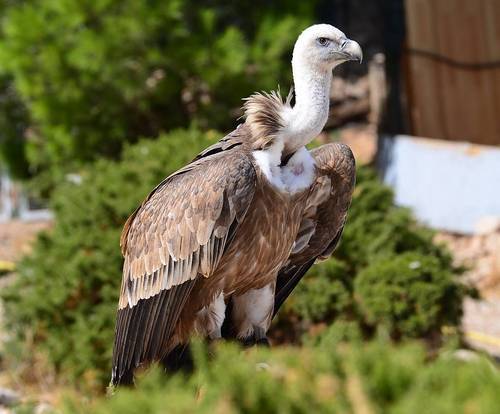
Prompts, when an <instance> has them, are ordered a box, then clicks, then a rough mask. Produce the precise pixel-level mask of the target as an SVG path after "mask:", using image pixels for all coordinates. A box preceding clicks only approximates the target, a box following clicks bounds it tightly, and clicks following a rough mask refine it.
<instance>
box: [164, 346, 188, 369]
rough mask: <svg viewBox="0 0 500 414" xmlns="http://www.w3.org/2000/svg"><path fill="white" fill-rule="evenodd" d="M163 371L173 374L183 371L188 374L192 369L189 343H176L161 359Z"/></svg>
mask: <svg viewBox="0 0 500 414" xmlns="http://www.w3.org/2000/svg"><path fill="white" fill-rule="evenodd" d="M161 364H162V366H163V368H164V369H165V372H167V373H169V374H175V373H176V372H184V373H185V374H190V373H192V372H193V370H194V361H193V354H192V352H191V347H190V346H189V344H182V345H177V346H176V347H175V348H174V349H172V351H170V352H169V353H168V355H167V356H166V357H165V358H163V359H162V360H161Z"/></svg>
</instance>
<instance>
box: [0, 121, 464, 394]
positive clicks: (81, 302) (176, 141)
mask: <svg viewBox="0 0 500 414" xmlns="http://www.w3.org/2000/svg"><path fill="white" fill-rule="evenodd" d="M219 137H220V134H215V133H213V132H212V133H206V134H202V133H200V132H197V131H196V130H194V129H191V130H187V131H181V130H179V131H174V132H172V133H170V134H168V135H164V136H162V137H161V138H160V139H158V140H156V141H146V140H144V141H141V142H139V143H138V144H136V145H133V146H129V147H126V149H125V151H124V153H123V161H121V162H110V161H104V160H101V161H98V162H97V163H95V165H94V166H93V167H92V168H89V169H86V170H82V171H81V174H80V175H79V176H75V177H72V178H71V180H70V181H67V182H64V183H62V184H61V185H59V186H58V187H57V189H56V191H55V192H54V196H53V199H52V208H53V210H54V212H55V215H56V221H55V226H54V228H53V229H52V230H51V232H50V233H47V234H44V235H42V236H40V237H39V239H38V241H37V243H36V244H35V246H34V250H33V252H32V253H31V254H30V255H29V256H27V257H26V258H25V259H24V260H23V261H22V262H21V263H20V264H19V267H18V271H19V276H18V278H17V281H16V283H15V284H14V285H13V286H11V287H10V288H9V289H6V290H5V291H2V292H1V295H2V297H3V298H4V299H5V301H6V317H7V322H8V323H9V325H10V327H11V328H12V329H14V330H15V332H16V333H17V335H16V338H18V339H19V340H20V341H23V340H24V338H31V337H32V338H33V341H31V342H27V343H30V344H34V345H25V346H24V347H23V348H22V349H24V351H25V354H23V355H21V356H20V357H21V358H25V359H26V358H29V357H30V355H32V354H33V350H34V349H33V346H36V349H37V351H39V352H40V351H41V352H43V353H45V354H46V355H47V358H48V360H49V362H50V363H51V364H52V365H54V367H55V368H56V370H57V371H58V372H62V373H63V374H64V375H65V376H69V377H70V378H74V379H78V382H79V383H81V384H87V385H97V386H99V385H100V386H102V385H104V384H106V383H107V381H108V375H109V365H110V360H111V347H112V342H113V327H114V319H115V311H116V303H117V296H118V293H119V284H120V280H121V276H120V275H121V265H122V258H121V255H120V249H119V235H120V232H121V228H122V226H123V223H124V221H125V219H126V218H127V216H128V215H129V214H130V213H131V212H132V211H133V210H134V209H135V207H136V206H137V205H138V204H139V203H140V202H141V201H142V199H143V198H144V196H145V195H146V194H147V193H148V192H149V191H150V190H151V188H153V187H154V186H155V185H156V184H157V183H158V182H160V181H161V179H162V178H164V177H165V176H166V175H168V174H169V173H170V172H171V171H173V170H174V169H177V168H179V167H180V166H181V165H184V164H185V163H187V162H188V161H189V160H190V159H191V158H192V157H193V156H194V155H195V154H196V153H197V152H198V151H199V150H201V149H202V148H205V147H206V146H208V145H209V144H210V143H211V142H213V140H215V139H216V138H219ZM370 171H371V170H369V169H366V168H362V169H360V170H359V180H358V184H357V188H356V192H355V197H354V201H353V205H352V209H351V214H350V216H349V220H348V223H347V225H346V229H345V235H344V237H343V240H342V241H341V243H340V247H339V250H338V253H337V255H336V257H335V258H334V259H331V260H329V261H326V262H324V263H322V264H319V265H316V266H314V267H313V268H312V269H311V271H310V273H309V274H308V275H307V276H306V277H305V278H304V280H303V282H302V283H301V284H299V286H298V288H297V289H296V292H294V294H293V295H292V296H291V297H290V300H289V301H287V302H286V304H285V307H284V309H283V312H282V313H283V315H281V316H280V319H281V321H282V323H283V324H285V325H286V327H285V329H284V331H285V335H284V336H287V335H288V336H293V332H294V331H298V332H299V334H301V333H302V332H303V331H304V330H307V329H308V327H309V326H310V325H311V324H312V323H316V322H324V323H325V324H331V323H333V322H335V323H337V325H338V323H339V322H341V321H346V320H347V323H354V324H356V325H357V326H358V329H359V330H360V332H361V333H362V334H363V335H364V336H368V333H370V332H371V331H375V329H374V328H377V327H378V326H379V325H381V326H387V324H388V322H387V321H392V320H394V321H396V322H397V323H396V325H394V324H393V325H394V326H395V329H397V331H398V332H399V334H400V336H402V337H404V336H420V335H425V334H427V333H428V332H430V331H435V330H439V328H440V326H441V325H442V324H443V323H446V324H450V325H453V324H455V322H456V321H457V320H458V317H459V316H460V302H461V299H462V296H463V294H464V292H463V291H462V290H461V289H459V287H458V286H459V285H458V282H457V281H455V279H454V278H453V276H452V274H453V272H454V271H455V269H454V268H453V267H452V265H451V261H450V257H449V255H448V254H447V253H446V252H445V251H444V250H443V249H442V248H440V247H438V246H436V245H434V244H433V243H432V234H431V233H430V232H429V231H427V230H425V229H423V228H422V227H420V226H417V225H416V224H415V222H414V220H413V219H412V218H411V215H410V214H409V212H408V211H407V210H402V209H399V208H397V207H394V205H393V201H392V193H391V192H390V190H388V189H387V188H386V187H385V186H383V185H382V184H380V183H379V182H378V181H377V179H376V177H375V175H374V174H373V173H372V172H370ZM368 218H370V219H368ZM360 223H361V224H363V225H366V226H367V227H366V229H365V231H362V225H361V224H360ZM371 226H373V227H374V228H375V230H374V229H373V228H372V227H371ZM382 235H383V236H382ZM356 249H360V251H359V254H358V253H357V252H356ZM408 251H410V252H414V253H412V254H415V255H417V254H418V255H424V256H426V257H427V258H428V259H427V258H423V259H422V260H421V263H422V264H423V265H425V266H423V267H422V269H424V267H425V269H427V267H429V268H430V270H429V271H430V272H431V276H430V277H431V279H429V280H430V281H429V283H424V287H425V289H430V290H431V291H432V294H433V296H432V298H433V300H430V299H431V298H427V297H426V298H425V299H426V301H421V300H420V295H421V293H419V292H420V291H422V283H423V282H422V280H421V279H420V276H418V275H417V276H415V277H410V278H409V279H408V280H406V279H404V278H403V276H401V279H398V278H397V277H395V278H394V280H395V286H399V287H400V285H401V283H405V285H404V287H405V289H407V290H408V291H409V292H411V295H416V296H415V297H417V298H418V301H416V302H415V303H411V304H409V305H408V306H409V309H408V311H406V312H403V313H402V314H397V315H395V314H391V313H390V312H392V311H394V309H392V308H391V307H390V306H391V305H392V303H393V299H394V298H393V296H392V290H391V289H392V287H393V286H392V283H391V281H392V278H393V274H394V273H397V274H398V275H399V274H401V275H404V273H402V272H403V271H405V269H407V268H408V263H407V260H406V259H404V258H406V257H408V256H407V255H406V254H405V255H404V256H403V258H402V259H398V257H399V256H398V255H401V254H402V253H405V252H408ZM366 255H368V257H369V259H368V260H367V259H366V257H367V256H366ZM419 257H420V256H419ZM384 260H386V261H388V263H389V266H385V265H384V266H381V265H380V263H384ZM419 260H420V259H419ZM392 262H394V265H393V266H390V264H391V263H392ZM428 262H429V263H430V264H429V265H427V263H428ZM400 268H401V269H400ZM381 269H382V270H383V271H384V272H385V273H384V274H380V275H379V274H378V272H379V271H381ZM358 274H359V275H365V276H363V278H362V280H361V282H359V283H358V282H356V279H357V278H358ZM419 275H420V274H419ZM421 276H422V277H423V278H425V277H427V276H426V273H422V274H421ZM378 277H379V278H380V280H378ZM372 280H373V282H371V281H372ZM398 280H399V281H400V282H397V281H398ZM403 280H404V282H403ZM364 281H366V282H367V284H368V285H369V286H366V283H364ZM396 282H397V283H396ZM424 282H425V280H424ZM367 289H373V290H374V293H373V295H375V297H374V298H369V299H370V300H373V301H375V303H376V304H377V307H376V308H374V305H373V303H372V301H370V300H367V298H366V297H367V295H370V291H369V290H367ZM411 297H413V296H411ZM358 298H359V303H358V302H357V300H355V299H358ZM417 302H418V303H417ZM451 304H453V306H451ZM427 305H429V306H431V308H429V309H427V308H425V309H423V308H422V309H421V308H419V306H427ZM445 307H449V309H444V308H445ZM386 308H387V309H389V312H388V313H386V314H384V315H383V317H380V316H379V315H380V313H379V312H380V309H386ZM428 315H432V317H430V316H428ZM424 316H425V317H424ZM391 318H392V319H391ZM415 321H418V323H417V322H415ZM393 325H389V327H393ZM402 327H404V329H403V328H402ZM367 328H369V329H367ZM276 330H279V326H278V327H276ZM290 333H292V334H291V335H290Z"/></svg>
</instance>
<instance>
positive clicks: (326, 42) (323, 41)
mask: <svg viewBox="0 0 500 414" xmlns="http://www.w3.org/2000/svg"><path fill="white" fill-rule="evenodd" d="M318 44H319V45H320V46H328V45H329V44H330V39H328V38H326V37H318Z"/></svg>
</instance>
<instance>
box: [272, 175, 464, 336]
mask: <svg viewBox="0 0 500 414" xmlns="http://www.w3.org/2000/svg"><path fill="white" fill-rule="evenodd" d="M432 239H433V232H432V231H430V230H429V229H427V228H425V227H423V226H421V225H419V224H417V223H416V222H415V220H414V218H413V217H412V215H411V213H410V211H409V210H407V209H404V208H400V207H397V206H395V205H394V197H393V193H392V191H391V189H390V188H388V187H386V186H385V185H383V184H382V183H381V182H380V181H379V179H378V178H377V176H376V173H375V172H374V171H373V170H372V169H371V168H368V167H361V168H359V169H358V171H357V183H356V188H355V191H354V196H353V201H352V205H351V207H350V209H349V214H348V219H347V224H346V226H345V229H344V233H343V236H342V239H341V241H340V244H339V246H338V248H337V250H336V251H335V254H334V257H333V258H331V259H329V260H327V261H325V262H323V263H319V264H316V265H314V266H313V267H312V268H311V270H310V271H309V272H308V273H307V275H306V276H305V278H304V279H303V280H302V281H301V283H300V284H299V285H298V287H297V288H296V289H295V291H294V293H293V294H292V295H291V296H290V298H289V300H288V301H287V302H286V303H285V305H284V309H283V311H282V315H280V322H281V323H282V324H286V321H287V320H290V319H293V320H296V319H298V320H299V322H300V323H295V328H296V329H298V330H299V331H300V332H304V331H308V329H309V328H310V327H311V324H314V323H317V322H326V323H332V322H334V321H336V320H337V319H339V318H340V320H345V319H348V320H351V321H355V322H357V323H358V325H359V328H360V329H361V330H362V332H363V335H364V336H368V337H369V336H371V335H372V334H373V333H374V332H375V331H376V329H375V328H377V327H385V328H388V330H389V332H390V333H391V334H392V335H393V337H426V336H430V335H431V334H435V333H437V332H439V330H440V328H441V327H442V326H443V325H450V326H457V324H458V323H459V319H460V316H461V314H462V313H461V303H462V300H463V298H464V296H465V295H466V294H468V293H469V290H467V289H465V288H464V286H463V285H462V284H461V283H460V280H459V275H460V274H461V273H462V269H461V268H457V267H455V266H454V265H453V264H452V259H451V255H450V254H449V252H448V251H447V250H446V249H445V248H444V247H443V246H440V245H437V244H435V243H434V242H433V240H432ZM409 266H410V267H413V266H415V268H414V269H411V268H409ZM403 291H404V292H405V295H406V296H404V295H403V296H401V297H400V296H398V297H397V298H395V296H396V295H398V294H400V295H402V292H403ZM396 292H397V293H396ZM396 299H397V300H396ZM407 299H408V300H407ZM282 329H290V326H285V327H284V328H282ZM300 332H299V335H300Z"/></svg>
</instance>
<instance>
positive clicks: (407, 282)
mask: <svg viewBox="0 0 500 414" xmlns="http://www.w3.org/2000/svg"><path fill="white" fill-rule="evenodd" d="M354 291H355V296H356V302H357V303H358V306H359V309H360V313H361V315H363V317H364V319H365V322H367V323H368V324H369V325H372V326H381V327H384V328H386V329H387V331H388V332H390V334H391V335H392V336H393V337H398V338H399V337H401V336H404V337H420V336H431V335H432V334H437V333H439V332H440V328H441V327H442V326H444V325H451V326H457V325H458V324H459V323H460V318H461V316H462V299H463V296H464V288H463V287H462V286H461V285H460V284H458V283H457V281H456V280H455V278H454V275H453V274H452V273H451V271H450V269H449V268H446V267H443V266H442V264H441V263H440V262H439V260H438V259H437V258H435V257H432V256H424V255H423V254H421V253H414V252H408V253H403V254H401V255H399V256H394V257H388V258H381V259H379V260H377V261H375V262H374V263H372V264H371V265H370V266H369V267H367V268H365V269H364V270H362V271H361V272H360V273H359V274H358V275H357V277H356V281H355V289H354Z"/></svg>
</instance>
